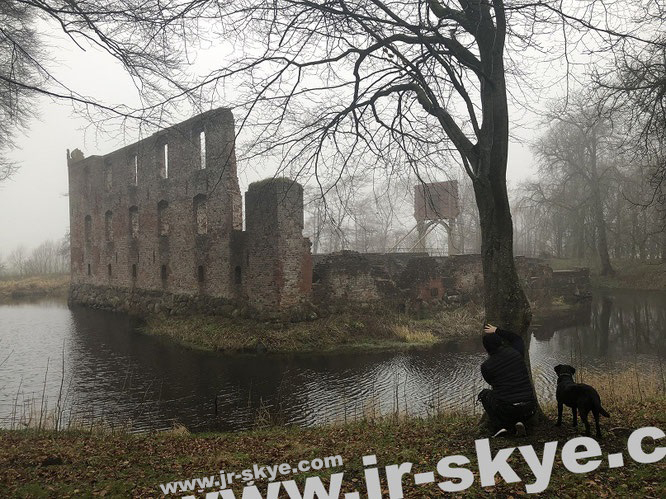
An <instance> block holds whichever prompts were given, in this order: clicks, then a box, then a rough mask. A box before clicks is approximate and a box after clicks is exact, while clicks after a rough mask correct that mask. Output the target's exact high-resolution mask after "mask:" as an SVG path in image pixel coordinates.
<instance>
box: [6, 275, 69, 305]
mask: <svg viewBox="0 0 666 499" xmlns="http://www.w3.org/2000/svg"><path fill="white" fill-rule="evenodd" d="M68 287H69V274H66V275H62V274H56V275H47V276H35V277H25V278H21V279H15V278H11V279H3V280H0V301H6V300H12V299H22V298H41V297H46V296H58V297H64V296H66V295H67V290H68Z"/></svg>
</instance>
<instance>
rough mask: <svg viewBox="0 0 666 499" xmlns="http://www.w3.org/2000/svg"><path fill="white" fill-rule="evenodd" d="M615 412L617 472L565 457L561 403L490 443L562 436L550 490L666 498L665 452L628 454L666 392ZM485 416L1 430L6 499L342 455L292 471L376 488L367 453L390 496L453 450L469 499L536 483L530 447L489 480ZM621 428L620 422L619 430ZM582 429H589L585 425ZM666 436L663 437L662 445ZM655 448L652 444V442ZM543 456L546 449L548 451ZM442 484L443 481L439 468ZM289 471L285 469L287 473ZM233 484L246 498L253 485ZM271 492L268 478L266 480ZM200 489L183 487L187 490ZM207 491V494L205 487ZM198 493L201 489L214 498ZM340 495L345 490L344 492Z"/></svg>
mask: <svg viewBox="0 0 666 499" xmlns="http://www.w3.org/2000/svg"><path fill="white" fill-rule="evenodd" d="M602 399H604V405H605V406H606V409H607V410H608V411H609V412H610V413H611V419H610V420H609V419H602V431H603V432H604V439H603V441H602V442H601V449H602V452H603V455H604V456H606V455H608V454H610V453H616V452H623V453H624V459H625V461H624V463H625V464H624V466H622V467H619V468H614V469H609V467H608V465H607V463H606V461H605V459H604V460H602V464H601V465H600V466H599V468H598V469H597V470H595V471H592V472H589V473H585V474H574V473H571V472H569V471H567V470H566V469H565V468H564V466H563V464H562V460H561V456H560V450H561V448H562V445H563V444H564V443H565V442H566V441H567V440H570V439H572V438H574V437H575V436H577V435H578V433H576V432H575V431H574V429H573V428H571V427H570V421H571V413H570V411H567V412H566V414H565V420H564V421H565V423H566V424H565V425H563V426H562V427H559V428H558V427H554V426H553V421H554V420H555V417H556V409H555V407H554V406H552V405H551V406H550V407H547V408H546V414H547V416H548V417H549V419H550V421H548V422H545V423H543V424H542V425H540V426H539V427H537V428H534V429H532V430H531V431H530V433H529V434H528V436H527V437H513V438H498V439H493V440H492V441H491V448H492V452H493V455H495V454H496V452H497V451H498V450H499V449H502V448H507V447H514V446H519V445H531V446H532V447H533V448H534V449H535V451H536V453H537V455H539V456H541V455H542V453H543V445H544V444H545V443H546V442H552V441H556V442H558V443H559V444H558V453H557V456H556V458H555V466H554V469H553V473H552V476H551V478H550V483H549V485H548V487H547V488H546V490H545V492H544V495H547V496H549V497H554V496H557V497H629V496H632V497H654V498H656V497H666V460H664V459H662V460H661V461H660V462H657V463H654V464H638V463H635V462H633V461H632V460H631V459H630V458H629V456H628V455H627V452H626V442H627V438H628V436H629V434H630V433H631V431H633V430H634V429H637V428H642V427H645V426H656V427H658V428H661V429H662V430H663V429H666V398H664V397H663V395H662V396H656V395H655V396H651V397H647V396H646V397H644V398H643V400H642V401H638V400H632V401H626V400H625V401H621V400H613V399H608V398H604V395H602ZM477 421H478V415H477V416H473V415H456V414H444V415H439V416H436V417H432V418H429V419H414V418H411V419H405V418H397V417H394V418H385V419H383V420H379V421H363V422H357V423H352V424H341V425H334V426H327V427H322V428H307V429H302V428H295V427H275V428H265V429H259V430H255V431H250V432H243V433H234V434H231V433H227V434H205V435H196V434H195V435H193V434H189V433H188V432H187V431H186V430H184V429H182V428H181V429H176V430H174V431H171V432H166V433H159V434H145V435H133V434H124V433H115V434H112V433H104V432H92V433H91V432H70V431H67V432H60V433H53V432H44V431H42V432H36V431H16V432H10V431H1V432H0V487H2V491H3V497H83V496H98V495H99V496H116V497H155V496H161V495H162V491H161V490H160V487H159V484H165V483H167V482H171V481H176V480H186V479H191V478H198V477H204V476H210V475H217V474H218V473H219V470H225V471H227V472H229V471H233V472H238V473H240V472H241V470H244V469H251V468H252V467H253V465H255V464H257V465H259V466H266V465H270V466H272V465H278V464H280V463H291V464H295V463H298V462H299V461H301V460H308V461H309V460H313V459H315V458H324V457H327V456H338V455H339V456H341V458H342V461H343V466H342V467H341V468H340V467H338V468H332V469H328V470H327V469H322V470H320V471H319V472H310V473H302V474H296V475H288V476H286V477H282V478H283V479H285V480H291V479H293V480H295V481H296V483H297V484H298V486H299V488H300V490H301V491H302V490H303V488H302V487H303V484H304V481H305V478H306V477H308V476H315V475H317V476H319V477H321V478H322V482H324V483H325V484H328V477H329V476H330V474H332V473H343V472H344V476H343V480H342V484H343V485H342V490H343V492H350V491H353V490H359V491H363V493H364V492H365V485H364V467H363V465H362V463H361V457H362V456H365V455H370V454H375V455H376V456H377V462H378V465H379V466H380V476H381V477H382V489H383V490H384V493H385V494H386V482H385V475H384V470H383V467H384V466H386V465H390V464H400V463H403V462H411V463H413V467H412V470H411V474H414V473H420V472H426V471H434V470H436V468H437V462H438V461H439V460H440V459H441V458H442V457H445V456H450V455H462V456H466V457H468V458H469V459H470V461H471V464H469V465H467V466H463V467H466V468H468V469H471V470H473V471H474V484H473V485H472V486H471V487H470V488H469V489H468V490H466V491H465V497H486V496H488V495H493V496H496V497H511V496H516V495H523V494H525V482H527V483H531V482H533V481H534V479H533V475H532V474H531V473H530V472H529V470H528V467H527V465H526V464H525V463H524V460H523V459H522V458H521V457H520V454H519V453H518V452H517V451H515V452H514V453H513V455H512V457H511V458H510V459H509V460H508V462H509V464H510V465H511V467H512V468H513V469H514V470H515V471H516V473H517V474H518V475H519V476H520V477H522V478H523V480H524V481H523V482H518V483H512V484H507V483H505V482H504V480H501V479H499V478H498V479H497V484H496V486H495V487H487V488H481V487H480V485H479V478H478V472H477V471H475V470H477V460H476V452H475V445H474V440H475V439H477V438H482V436H483V435H481V434H480V433H479V430H478V427H477ZM613 428H615V429H614V430H613ZM581 429H582V427H581ZM660 444H663V443H662V442H660ZM643 448H644V450H645V451H646V452H650V451H651V450H652V449H653V448H654V444H653V443H647V442H646V443H644V447H643ZM540 459H541V458H540ZM435 478H436V480H435V481H436V482H439V481H443V480H442V478H441V477H440V476H439V475H437V474H435ZM278 480H280V478H278ZM244 485H246V484H244V483H243V482H242V481H239V480H237V481H236V482H235V483H233V484H232V486H231V488H232V490H234V492H235V494H236V497H241V491H242V487H243V486H244ZM256 485H257V487H258V488H259V490H260V491H262V493H265V490H266V480H258V481H257V483H256ZM403 487H404V495H405V497H408V498H410V497H424V496H427V497H439V496H441V495H442V492H441V491H440V490H439V489H438V488H437V485H436V484H435V483H433V484H426V485H415V484H414V481H413V478H412V476H411V475H406V476H405V477H404V479H403ZM191 493H192V492H189V493H186V492H182V493H178V494H175V495H171V497H182V496H185V495H189V494H191ZM194 493H195V494H197V492H196V491H195V492H194ZM204 494H205V493H201V492H199V493H198V495H197V496H196V497H204ZM335 497H338V496H335Z"/></svg>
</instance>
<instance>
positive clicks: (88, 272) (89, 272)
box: [88, 264, 90, 275]
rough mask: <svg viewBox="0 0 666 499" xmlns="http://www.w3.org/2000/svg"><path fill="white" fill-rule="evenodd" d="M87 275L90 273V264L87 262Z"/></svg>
mask: <svg viewBox="0 0 666 499" xmlns="http://www.w3.org/2000/svg"><path fill="white" fill-rule="evenodd" d="M88 275H90V264H88Z"/></svg>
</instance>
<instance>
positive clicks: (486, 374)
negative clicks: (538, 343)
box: [481, 328, 534, 402]
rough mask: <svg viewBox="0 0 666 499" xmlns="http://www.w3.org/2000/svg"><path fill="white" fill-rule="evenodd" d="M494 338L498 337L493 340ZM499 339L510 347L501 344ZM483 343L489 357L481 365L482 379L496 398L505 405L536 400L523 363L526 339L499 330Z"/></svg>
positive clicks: (488, 336)
mask: <svg viewBox="0 0 666 499" xmlns="http://www.w3.org/2000/svg"><path fill="white" fill-rule="evenodd" d="M493 335H497V336H496V337H495V338H492V336H493ZM500 338H501V339H503V340H505V341H506V342H507V343H508V344H509V345H508V346H504V345H502V344H500V342H499V341H498V340H499V339H500ZM488 340H490V341H488ZM483 343H484V346H485V347H486V350H488V354H489V355H490V356H489V357H488V359H487V360H486V361H485V362H484V363H483V364H481V375H482V376H483V379H485V380H486V383H488V384H489V385H490V386H491V387H492V388H493V392H494V393H495V396H496V397H497V398H498V399H500V400H503V401H505V402H527V401H529V400H534V394H533V391H532V384H531V383H530V378H529V374H528V372H527V366H526V365H525V360H524V359H523V356H524V355H525V343H524V342H523V339H522V338H521V337H520V336H519V335H517V334H515V333H512V332H510V331H505V330H503V329H499V328H497V331H495V333H490V334H489V333H486V336H485V337H484V342H483Z"/></svg>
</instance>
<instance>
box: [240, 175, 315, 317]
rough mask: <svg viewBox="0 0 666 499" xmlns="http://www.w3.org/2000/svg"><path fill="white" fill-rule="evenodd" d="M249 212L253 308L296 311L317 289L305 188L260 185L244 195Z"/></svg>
mask: <svg viewBox="0 0 666 499" xmlns="http://www.w3.org/2000/svg"><path fill="white" fill-rule="evenodd" d="M245 213H246V232H247V235H246V242H245V244H246V249H247V261H246V267H247V281H248V283H249V284H248V285H247V286H246V287H245V293H246V295H247V297H248V300H249V303H250V305H252V306H253V307H255V308H257V309H259V310H270V309H281V308H290V307H294V306H296V305H297V304H298V303H299V302H301V301H302V299H303V297H304V296H309V293H310V290H311V288H312V260H311V256H310V241H309V240H308V239H307V238H304V237H303V188H302V187H301V186H300V185H299V184H297V183H296V182H294V181H292V180H289V179H285V178H270V179H266V180H263V181H261V182H255V183H253V184H251V185H250V187H249V189H248V191H247V193H246V194H245Z"/></svg>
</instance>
